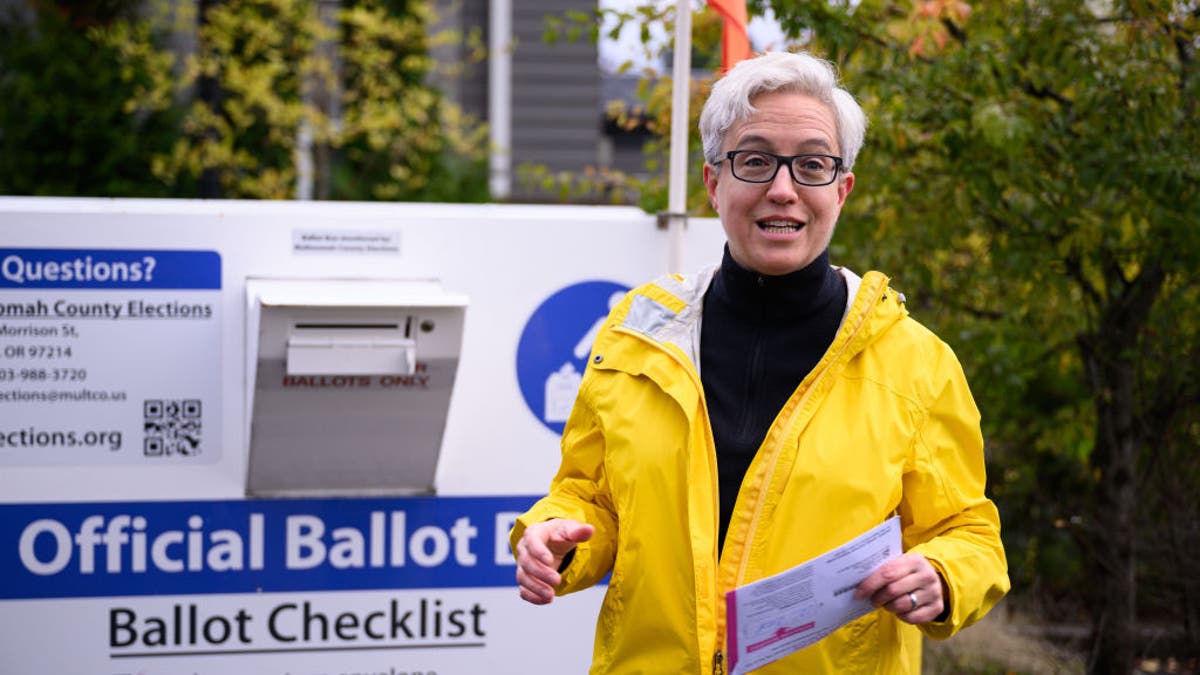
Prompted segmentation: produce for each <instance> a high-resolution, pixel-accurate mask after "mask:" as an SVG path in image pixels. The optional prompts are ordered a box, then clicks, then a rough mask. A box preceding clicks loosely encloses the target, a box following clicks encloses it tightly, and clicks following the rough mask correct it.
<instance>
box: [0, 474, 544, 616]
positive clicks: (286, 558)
mask: <svg viewBox="0 0 1200 675" xmlns="http://www.w3.org/2000/svg"><path fill="white" fill-rule="evenodd" d="M536 499H537V498H536V497H409V498H371V499H321V500H299V499H279V500H274V499H272V500H252V501H200V502H125V503H117V502H103V503H92V504H74V503H72V504H20V505H0V546H3V552H2V553H0V578H2V579H4V583H3V584H2V585H0V599H25V598H64V597H107V596H119V595H176V594H201V593H253V592H279V591H311V590H362V589H381V588H480V587H489V586H491V587H499V586H512V585H515V584H516V581H515V570H516V568H515V566H514V564H513V559H512V554H511V552H510V551H509V547H508V532H509V530H510V529H511V527H512V523H513V521H514V520H515V519H516V517H517V516H518V515H520V514H521V513H523V512H524V511H525V510H526V509H528V508H529V506H530V505H531V504H532V503H533V502H534V501H535V500H536Z"/></svg>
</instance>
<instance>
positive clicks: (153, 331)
mask: <svg viewBox="0 0 1200 675" xmlns="http://www.w3.org/2000/svg"><path fill="white" fill-rule="evenodd" d="M221 337H222V327H221V258H220V256H219V255H218V254H217V253H215V252H213V251H164V250H113V249H66V248H61V249H52V248H39V249H35V248H27V249H17V248H10V249H0V465H40V464H44V465H75V466H78V465H95V464H132V463H163V462H177V463H179V462H183V463H213V462H216V461H217V459H218V458H219V457H220V453H221V443H220V440H219V439H220V438H221V412H220V411H221V405H220V404H221V380H220V359H221V355H220V349H219V346H220V344H221Z"/></svg>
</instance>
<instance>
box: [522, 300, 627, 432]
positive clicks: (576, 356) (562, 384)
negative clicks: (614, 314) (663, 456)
mask: <svg viewBox="0 0 1200 675" xmlns="http://www.w3.org/2000/svg"><path fill="white" fill-rule="evenodd" d="M628 291H629V287H628V286H623V285H621V284H617V283H613V282H610V281H585V282H582V283H578V284H574V285H571V286H567V287H566V288H563V289H562V290H560V291H558V292H557V293H555V294H554V295H551V296H550V297H549V298H546V300H545V301H544V302H542V304H541V305H539V306H538V308H537V309H536V310H534V312H533V314H532V315H531V316H530V317H529V321H527V322H526V323H525V329H524V330H523V331H522V332H521V340H520V342H519V343H518V344H517V382H518V384H519V385H520V387H521V395H522V396H523V397H524V398H525V404H526V405H527V406H529V411H530V412H532V413H533V414H534V416H535V417H537V418H538V420H539V421H540V422H541V423H542V424H544V425H546V427H547V428H548V429H550V430H551V431H553V432H554V433H556V434H561V433H562V431H563V427H564V426H565V423H566V421H567V417H568V416H569V415H570V414H571V407H572V406H573V405H574V404H575V396H576V394H578V392H579V383H580V381H581V380H582V379H583V371H584V369H585V368H586V367H587V358H588V354H589V353H590V352H591V349H592V342H593V341H594V340H595V338H596V333H597V332H598V331H599V330H600V327H601V326H602V325H603V323H604V319H605V318H606V317H607V316H608V312H609V310H611V309H612V308H613V307H615V306H616V305H617V303H618V302H620V301H621V298H622V297H624V296H625V294H626V293H627V292H628Z"/></svg>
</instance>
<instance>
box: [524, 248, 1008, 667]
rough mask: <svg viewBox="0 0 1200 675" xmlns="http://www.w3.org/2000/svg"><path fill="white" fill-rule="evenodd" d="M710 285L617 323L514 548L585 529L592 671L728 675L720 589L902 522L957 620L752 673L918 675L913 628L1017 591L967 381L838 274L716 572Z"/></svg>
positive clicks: (703, 277)
mask: <svg viewBox="0 0 1200 675" xmlns="http://www.w3.org/2000/svg"><path fill="white" fill-rule="evenodd" d="M715 271H716V270H715V268H713V269H709V270H706V271H705V272H704V273H702V274H700V275H698V276H696V277H680V276H669V277H665V278H663V279H660V280H658V281H656V282H654V283H650V284H646V285H645V286H642V287H640V288H638V289H635V290H634V291H632V292H630V293H629V294H628V295H627V296H626V297H625V299H624V301H622V302H621V303H620V304H619V305H618V306H617V307H616V308H614V309H613V311H612V313H611V314H610V316H609V319H608V321H607V322H606V324H605V326H604V328H603V330H602V331H601V332H600V333H599V335H598V336H597V338H596V341H595V343H594V346H593V351H592V355H591V360H590V362H589V364H588V369H587V372H586V373H585V375H584V378H583V383H582V385H581V386H580V390H579V396H578V399H577V400H576V403H575V408H574V410H573V412H572V414H571V417H570V419H569V420H568V422H567V424H566V428H565V430H564V432H563V439H562V447H563V457H562V465H561V467H560V468H559V471H558V474H557V475H556V476H555V478H554V480H553V482H552V483H551V486H550V492H549V494H548V495H547V496H546V497H545V498H543V499H541V500H540V501H538V502H537V503H536V504H535V505H534V506H533V507H532V508H531V509H530V510H529V511H528V512H527V513H525V514H524V515H522V516H521V517H520V518H519V519H518V520H517V523H516V526H515V527H514V528H513V531H512V534H511V541H512V544H513V549H514V550H516V542H517V541H519V539H520V537H521V534H522V533H523V532H524V530H525V528H526V527H527V526H528V525H529V524H530V523H534V522H540V521H543V520H547V519H550V518H573V519H575V520H578V521H580V522H584V523H589V524H591V525H594V526H595V528H596V533H595V535H594V536H593V537H592V539H591V540H590V541H588V542H586V543H583V544H581V545H579V546H578V547H577V548H576V550H575V554H574V557H573V558H572V559H571V561H570V564H569V565H568V566H567V568H566V569H565V570H564V571H563V581H562V584H561V586H560V587H559V588H558V589H557V593H558V594H559V595H562V594H565V593H570V592H572V591H576V590H580V589H584V588H588V587H590V586H592V585H594V584H596V583H597V582H599V581H601V580H602V579H603V578H604V576H605V575H606V574H608V573H609V572H611V573H612V577H611V579H610V581H609V585H608V591H607V594H606V595H605V598H604V602H603V606H602V607H601V610H600V616H599V619H598V621H597V625H596V638H595V648H594V652H593V657H592V658H593V662H592V668H591V672H592V673H611V674H613V675H632V674H635V673H643V674H647V675H649V674H666V673H670V674H678V673H702V674H705V675H707V674H709V673H719V672H723V671H724V659H725V656H724V650H725V617H724V614H725V608H724V597H725V593H726V592H727V591H729V590H731V589H733V588H736V587H738V586H742V585H744V584H746V583H749V582H751V581H755V580H757V579H760V578H762V577H765V576H770V575H772V574H776V573H779V572H782V571H784V570H786V569H789V568H791V567H794V566H795V565H797V564H799V563H802V562H804V561H806V560H809V559H811V558H813V557H815V556H818V555H820V554H822V553H824V552H825V551H827V550H829V549H831V548H834V547H836V546H839V545H841V544H843V543H845V542H847V541H848V540H850V539H852V538H854V537H856V536H858V535H859V534H862V533H863V532H865V531H867V530H868V529H870V528H872V527H874V526H876V525H878V524H879V523H881V522H883V521H884V520H886V519H887V518H888V517H890V516H892V515H894V514H899V515H900V518H901V528H902V530H901V531H902V538H903V544H904V548H905V550H906V551H910V552H918V553H920V554H922V555H924V556H925V557H926V558H928V559H929V561H930V562H931V563H932V564H933V566H934V567H935V568H936V569H937V570H938V572H940V573H941V575H942V577H943V578H944V579H945V581H946V584H947V585H948V587H949V596H948V597H947V598H946V601H947V603H948V605H949V607H950V608H951V611H950V614H949V618H948V619H947V620H946V621H945V622H942V623H929V624H925V625H923V626H921V627H920V629H919V630H918V628H916V627H914V626H911V625H909V624H905V623H903V622H901V621H900V620H899V619H897V618H896V617H895V615H893V614H891V613H890V612H887V611H885V610H876V611H873V612H871V613H869V614H867V615H866V616H864V617H862V618H860V619H858V620H856V621H853V622H851V623H850V624H847V625H846V626H844V627H843V628H841V629H839V630H837V631H835V632H834V633H832V634H830V635H829V636H827V637H826V638H824V639H823V640H821V641H819V642H817V643H815V644H813V645H811V646H809V647H807V648H806V649H803V650H800V651H799V652H796V653H794V654H791V655H789V656H787V657H785V658H783V659H781V660H779V661H776V662H774V663H772V664H769V665H767V666H765V667H763V668H761V669H760V670H758V671H756V672H757V673H763V674H780V675H782V674H784V673H787V674H795V673H887V674H889V675H890V674H894V673H912V674H913V675H916V674H918V673H920V670H921V667H920V662H921V632H924V633H925V634H926V635H928V636H930V637H932V638H945V637H949V636H950V635H953V634H954V633H955V632H957V631H958V630H959V629H961V628H963V627H965V626H968V625H970V624H972V623H974V622H975V621H977V620H978V619H979V618H981V617H982V616H983V615H984V614H985V613H986V612H987V611H988V610H989V609H990V608H991V607H992V606H993V605H995V604H996V602H998V601H999V600H1000V598H1001V597H1003V596H1004V594H1005V593H1006V592H1007V591H1008V587H1009V582H1008V575H1007V564H1006V561H1005V557H1004V550H1003V548H1002V546H1001V542H1000V522H999V516H998V514H997V512H996V508H995V506H994V505H993V504H992V502H991V501H989V500H988V499H987V498H986V497H985V496H984V462H983V439H982V436H981V434H980V429H979V412H978V410H977V409H976V407H975V403H974V401H973V400H972V398H971V394H970V391H969V390H968V388H967V382H966V379H965V377H964V376H963V372H962V368H961V366H960V365H959V363H958V361H957V359H956V358H955V356H954V354H953V353H952V352H951V350H950V348H949V347H948V346H947V345H946V344H945V343H944V342H942V341H941V340H940V339H938V338H937V337H936V336H935V335H934V334H933V333H931V332H930V331H929V330H927V329H926V328H924V327H922V326H921V325H920V324H918V323H917V322H916V321H915V320H913V319H911V318H909V316H908V312H907V310H906V309H905V307H904V304H903V303H904V299H903V297H902V296H901V295H900V294H899V293H897V292H895V291H893V290H892V289H891V288H890V287H889V286H888V280H887V278H886V277H885V276H884V275H882V274H880V273H878V272H871V273H868V274H867V275H866V276H865V277H864V278H862V279H859V278H858V277H857V276H855V275H854V274H853V273H851V272H849V271H847V270H841V272H842V275H843V277H844V278H845V279H846V280H847V285H848V289H849V307H848V308H847V312H846V315H845V317H844V319H843V321H842V325H841V328H840V329H839V330H838V333H837V336H836V337H835V338H834V341H833V344H832V345H831V346H830V348H829V350H828V351H827V352H826V353H825V355H824V357H822V359H821V361H820V362H819V363H818V364H817V366H816V367H815V368H814V369H813V372H811V373H810V374H809V375H808V376H807V377H806V378H805V379H804V381H803V382H801V383H800V386H799V387H797V389H796V391H795V392H794V393H793V394H792V395H791V397H790V398H789V399H788V401H787V403H786V404H784V406H783V409H782V410H781V411H780V412H779V415H778V416H777V417H776V418H775V421H774V422H773V423H772V425H771V427H770V430H769V431H768V432H767V435H766V438H765V439H764V440H763V444H762V446H761V447H760V448H759V450H758V453H757V455H756V456H755V458H754V461H753V463H752V464H751V465H750V468H749V470H748V471H747V473H746V476H745V479H744V481H743V483H742V487H741V491H740V492H739V493H738V497H737V505H736V506H735V508H734V511H733V515H732V519H731V522H730V524H729V530H728V532H727V534H726V538H725V543H724V550H723V551H722V552H721V555H720V557H719V558H718V551H717V527H718V525H717V519H718V514H717V509H718V506H717V504H718V501H717V458H716V451H715V449H714V445H713V436H712V432H711V429H710V426H709V419H708V413H707V410H706V407H705V400H704V389H703V387H702V386H701V383H700V375H699V372H698V364H699V360H700V359H699V352H700V349H699V340H700V338H699V336H700V320H701V316H700V314H701V308H702V307H703V302H702V300H703V295H704V292H705V290H706V289H707V288H708V285H709V282H710V280H711V279H712V274H713V273H714V272H715ZM718 560H719V563H718ZM919 631H920V632H919Z"/></svg>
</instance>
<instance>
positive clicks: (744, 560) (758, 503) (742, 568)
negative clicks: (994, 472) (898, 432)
mask: <svg viewBox="0 0 1200 675" xmlns="http://www.w3.org/2000/svg"><path fill="white" fill-rule="evenodd" d="M859 293H860V294H861V293H862V289H861V288H860V289H859ZM871 295H874V296H878V295H879V291H872V292H871ZM870 314H871V307H868V308H867V309H866V311H864V312H863V314H862V315H861V316H860V317H859V320H858V323H857V324H856V325H855V326H854V328H853V330H851V331H850V334H849V335H848V336H847V337H846V341H845V342H843V343H842V348H841V349H840V350H839V351H838V353H837V355H836V356H835V357H834V358H833V359H831V360H830V361H829V363H827V364H826V365H825V367H824V368H823V369H822V370H821V372H819V373H817V376H816V377H815V378H813V381H812V382H811V383H810V384H809V385H808V389H807V390H806V391H805V392H804V394H803V395H802V396H801V397H800V400H799V401H798V402H797V403H796V410H795V412H794V413H793V414H792V417H791V418H789V419H788V421H787V424H786V425H785V428H791V426H792V421H793V420H794V419H795V416H796V415H799V414H800V411H801V410H803V409H804V404H805V403H807V402H808V398H809V397H810V396H811V395H812V392H813V390H814V389H816V385H817V384H818V383H820V381H821V380H822V379H823V378H824V377H825V374H826V373H827V372H828V371H829V368H830V366H831V365H832V364H834V363H836V362H837V361H838V360H839V359H841V358H842V354H844V353H845V352H846V348H847V347H848V346H849V345H850V343H851V342H853V340H854V337H855V336H857V335H858V332H859V331H860V330H862V328H863V326H864V325H866V323H867V319H868V318H869V317H870ZM835 339H836V338H835ZM768 433H770V432H768ZM780 454H781V453H780V451H779V450H778V449H776V450H775V452H774V453H773V454H772V456H771V466H770V469H769V470H768V471H767V488H768V489H769V488H770V483H771V480H772V479H773V477H774V476H775V467H776V466H778V464H779V455H780ZM762 509H763V498H762V495H759V497H758V499H756V500H755V504H754V516H753V517H751V519H750V527H749V533H750V538H751V539H752V538H753V533H754V531H755V530H757V529H758V521H759V518H760V517H761V516H762ZM749 565H750V556H748V555H746V552H745V551H742V555H741V556H740V559H739V560H738V571H737V576H736V577H735V578H734V584H735V586H736V585H737V584H740V583H741V582H742V580H743V579H745V578H746V568H747V567H748V566H749ZM718 653H719V652H718Z"/></svg>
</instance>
